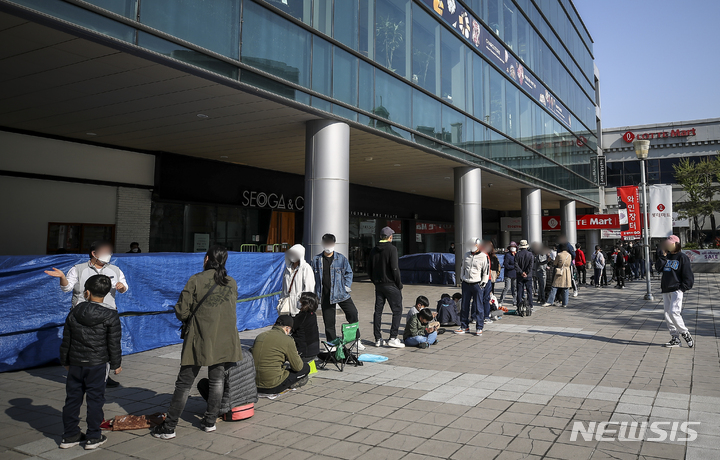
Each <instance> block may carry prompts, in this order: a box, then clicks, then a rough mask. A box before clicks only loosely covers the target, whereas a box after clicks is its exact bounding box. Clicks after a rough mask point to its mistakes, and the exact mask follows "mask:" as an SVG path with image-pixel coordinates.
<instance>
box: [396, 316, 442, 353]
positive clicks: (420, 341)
mask: <svg viewBox="0 0 720 460" xmlns="http://www.w3.org/2000/svg"><path fill="white" fill-rule="evenodd" d="M433 318H434V316H433V314H432V311H430V309H429V308H423V309H422V310H420V311H418V312H417V314H415V315H412V318H411V319H410V321H409V322H408V323H407V324H406V325H405V330H404V331H403V340H404V342H405V345H407V346H409V347H418V348H427V347H429V346H430V345H435V344H437V335H438V328H439V324H438V323H437V321H435V322H434V324H429V323H431V322H433Z"/></svg>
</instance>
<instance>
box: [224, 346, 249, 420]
mask: <svg viewBox="0 0 720 460" xmlns="http://www.w3.org/2000/svg"><path fill="white" fill-rule="evenodd" d="M242 351H243V353H242V356H243V357H242V359H241V360H240V361H238V362H236V363H235V364H234V365H232V366H230V367H228V369H227V370H226V371H225V389H224V390H223V397H222V402H221V403H220V413H221V414H224V413H226V412H230V410H232V408H234V407H238V406H244V405H246V404H250V403H253V404H254V403H256V402H257V401H258V395H257V387H256V386H255V361H254V360H253V355H252V353H250V350H248V349H247V348H245V347H243V350H242Z"/></svg>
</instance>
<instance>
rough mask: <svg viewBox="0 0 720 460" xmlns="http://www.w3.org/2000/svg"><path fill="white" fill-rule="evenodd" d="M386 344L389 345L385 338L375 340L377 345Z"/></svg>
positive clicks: (382, 345)
mask: <svg viewBox="0 0 720 460" xmlns="http://www.w3.org/2000/svg"><path fill="white" fill-rule="evenodd" d="M385 345H387V343H386V342H385V341H384V340H383V339H377V340H376V341H375V346H376V347H384V346H385Z"/></svg>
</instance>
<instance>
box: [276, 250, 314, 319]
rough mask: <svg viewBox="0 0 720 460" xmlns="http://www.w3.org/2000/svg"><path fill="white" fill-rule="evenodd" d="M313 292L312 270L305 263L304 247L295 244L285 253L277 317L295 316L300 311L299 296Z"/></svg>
mask: <svg viewBox="0 0 720 460" xmlns="http://www.w3.org/2000/svg"><path fill="white" fill-rule="evenodd" d="M314 291H315V275H313V269H312V267H310V264H308V263H307V262H306V261H305V247H304V246H303V245H302V244H296V245H293V246H292V247H290V249H288V250H287V251H286V252H285V271H284V272H283V283H282V293H281V294H280V302H279V303H278V315H290V316H295V315H297V314H298V312H299V311H300V295H301V294H302V293H303V292H314Z"/></svg>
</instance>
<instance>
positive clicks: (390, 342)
mask: <svg viewBox="0 0 720 460" xmlns="http://www.w3.org/2000/svg"><path fill="white" fill-rule="evenodd" d="M387 346H388V347H392V348H405V344H404V343H402V342H401V341H400V339H398V338H397V337H395V338H394V339H390V340H388V342H387Z"/></svg>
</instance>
